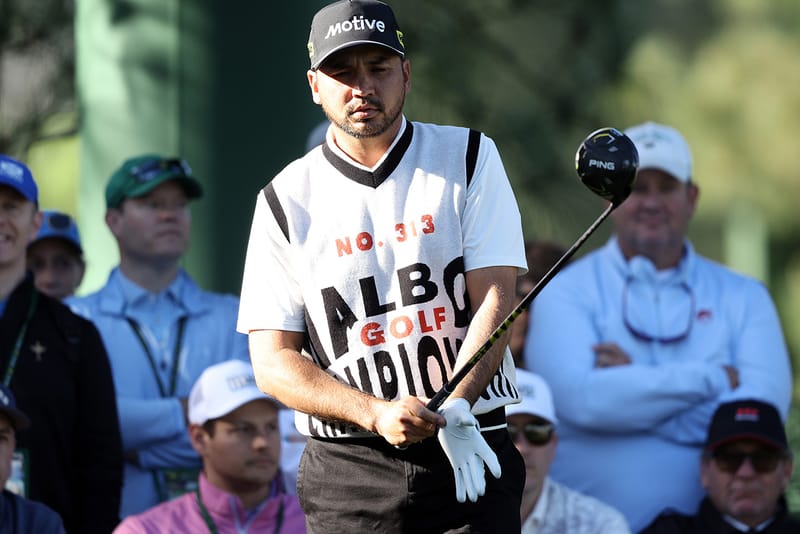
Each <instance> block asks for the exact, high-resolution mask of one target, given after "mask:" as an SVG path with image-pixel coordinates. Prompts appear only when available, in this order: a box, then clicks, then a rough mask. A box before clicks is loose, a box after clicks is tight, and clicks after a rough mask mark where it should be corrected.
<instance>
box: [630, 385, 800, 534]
mask: <svg viewBox="0 0 800 534" xmlns="http://www.w3.org/2000/svg"><path fill="white" fill-rule="evenodd" d="M793 469H794V461H793V458H792V452H791V450H790V449H789V442H788V440H787V439H786V431H785V430H784V428H783V423H782V422H781V418H780V415H779V414H778V411H777V410H776V409H775V407H774V406H772V405H771V404H768V403H766V402H762V401H759V400H755V399H748V400H743V401H735V402H729V403H726V404H722V405H721V406H720V407H719V409H718V410H717V411H716V412H715V413H714V418H713V419H712V421H711V426H710V427H709V429H708V437H707V438H706V443H705V447H704V448H703V453H702V457H701V463H700V480H701V481H702V483H703V487H704V488H705V489H706V497H705V498H704V499H703V501H702V502H701V503H700V506H699V507H698V510H697V512H696V513H695V514H680V513H676V512H673V511H669V510H668V511H665V512H664V513H663V514H661V515H660V516H659V517H658V518H656V520H655V521H653V523H652V524H651V525H650V526H649V527H647V528H646V529H645V530H643V531H642V534H737V533H739V532H760V533H761V534H796V533H798V532H800V519H798V518H796V517H792V516H790V515H789V513H788V509H787V504H786V498H785V496H784V492H785V491H786V488H787V487H788V485H789V480H790V479H791V477H792V470H793Z"/></svg>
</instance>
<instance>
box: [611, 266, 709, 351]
mask: <svg viewBox="0 0 800 534" xmlns="http://www.w3.org/2000/svg"><path fill="white" fill-rule="evenodd" d="M632 282H633V278H632V277H630V276H629V277H628V278H627V280H625V289H624V290H623V292H622V321H623V322H624V323H625V328H627V329H628V332H630V333H631V334H632V335H633V337H635V338H636V339H638V340H639V341H645V342H648V343H654V342H655V343H661V344H665V345H666V344H670V343H678V342H680V341H683V340H684V339H686V338H687V337H689V334H690V333H691V331H692V320H693V319H694V315H695V300H694V293H693V292H692V289H691V288H690V287H689V285H688V284H686V282H681V284H680V286H679V287H680V288H681V291H682V292H683V293H684V294H685V296H686V298H687V299H688V301H686V304H687V305H688V306H687V309H688V310H689V314H688V316H687V318H686V326H685V327H683V328H681V329H680V330H678V331H676V332H675V333H674V334H671V335H666V336H664V335H655V334H650V333H648V332H645V331H644V330H642V329H641V328H637V327H636V326H634V324H633V323H634V322H635V321H633V320H632V319H631V318H629V311H628V288H629V287H630V285H631V283H632Z"/></svg>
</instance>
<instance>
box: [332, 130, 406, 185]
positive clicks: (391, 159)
mask: <svg viewBox="0 0 800 534" xmlns="http://www.w3.org/2000/svg"><path fill="white" fill-rule="evenodd" d="M413 132H414V127H413V126H412V125H411V122H410V121H406V130H405V131H404V132H403V135H402V136H401V137H400V139H399V140H398V141H397V144H396V145H394V148H392V151H391V152H390V153H389V155H388V156H387V158H386V159H385V160H383V163H381V165H380V166H379V167H378V168H377V169H375V171H374V172H370V171H365V170H363V169H359V168H358V167H355V166H354V165H352V164H351V163H349V162H348V161H346V160H344V159H342V158H341V157H339V156H338V155H337V154H336V153H335V152H334V151H333V150H331V149H330V147H329V146H328V143H327V142H325V143H323V144H322V154H323V155H324V156H325V159H327V160H328V163H330V164H331V165H333V166H334V167H335V168H336V170H338V171H339V172H340V173H342V174H343V175H344V176H345V177H347V178H349V179H351V180H353V181H354V182H356V183H359V184H361V185H365V186H367V187H372V188H373V189H375V188H377V187H378V186H379V185H381V184H382V183H383V182H384V180H386V179H387V178H388V177H389V176H390V175H391V174H392V173H393V172H394V170H395V169H396V168H397V166H398V165H399V164H400V160H402V159H403V156H404V155H405V153H406V150H408V146H409V145H410V144H411V137H412V136H413Z"/></svg>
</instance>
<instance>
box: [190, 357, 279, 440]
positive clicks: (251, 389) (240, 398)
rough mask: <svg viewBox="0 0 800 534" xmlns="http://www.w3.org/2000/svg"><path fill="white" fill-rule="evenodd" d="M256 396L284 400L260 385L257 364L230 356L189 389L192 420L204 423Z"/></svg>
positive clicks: (209, 370) (208, 369)
mask: <svg viewBox="0 0 800 534" xmlns="http://www.w3.org/2000/svg"><path fill="white" fill-rule="evenodd" d="M256 399H265V400H268V401H271V402H273V403H274V404H275V405H276V406H277V407H278V408H280V407H281V404H280V403H279V402H278V401H277V400H275V399H274V398H273V397H270V396H269V395H267V394H266V393H264V392H263V391H261V390H260V389H258V386H256V378H255V376H254V375H253V368H252V367H251V366H250V364H249V363H246V362H244V361H242V360H228V361H225V362H222V363H218V364H216V365H212V366H210V367H208V368H206V370H205V371H203V374H201V375H200V378H198V379H197V382H195V383H194V386H192V391H191V393H189V422H190V423H192V424H197V425H202V424H203V423H205V422H206V421H209V420H211V419H216V418H218V417H222V416H223V415H227V414H229V413H231V412H232V411H234V410H235V409H236V408H238V407H239V406H242V405H243V404H247V403H248V402H250V401H252V400H256Z"/></svg>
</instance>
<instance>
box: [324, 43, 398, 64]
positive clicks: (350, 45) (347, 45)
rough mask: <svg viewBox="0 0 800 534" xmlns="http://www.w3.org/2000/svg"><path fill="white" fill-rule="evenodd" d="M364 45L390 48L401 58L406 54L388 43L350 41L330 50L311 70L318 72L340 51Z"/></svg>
mask: <svg viewBox="0 0 800 534" xmlns="http://www.w3.org/2000/svg"><path fill="white" fill-rule="evenodd" d="M362 45H375V46H382V47H384V48H388V49H389V50H391V51H392V52H394V53H395V54H397V55H399V56H400V57H405V52H404V51H402V50H398V49H397V48H395V47H393V46H390V45H388V44H386V43H380V42H377V41H368V40H361V41H350V42H347V43H342V44H340V45H339V46H337V47H336V48H332V49H331V50H328V52H327V53H326V54H325V55H324V56H322V57H321V58H319V60H317V61H315V62H314V64H312V65H311V70H318V69H319V68H320V67H321V66H322V64H323V63H325V60H326V59H328V58H329V57H331V56H332V55H333V54H335V53H336V52H340V51H342V50H344V49H346V48H351V47H353V46H362Z"/></svg>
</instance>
